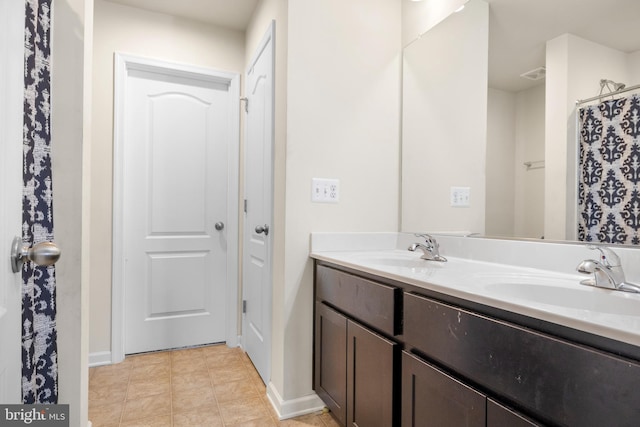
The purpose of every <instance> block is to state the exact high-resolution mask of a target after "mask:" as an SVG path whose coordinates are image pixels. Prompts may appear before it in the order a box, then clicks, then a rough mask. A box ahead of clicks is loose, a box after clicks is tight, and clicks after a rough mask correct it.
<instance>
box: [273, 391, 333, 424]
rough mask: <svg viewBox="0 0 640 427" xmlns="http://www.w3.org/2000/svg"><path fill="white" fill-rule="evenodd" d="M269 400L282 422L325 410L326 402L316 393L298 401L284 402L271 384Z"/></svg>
mask: <svg viewBox="0 0 640 427" xmlns="http://www.w3.org/2000/svg"><path fill="white" fill-rule="evenodd" d="M267 398H268V399H269V402H271V406H273V409H274V410H275V411H276V414H277V415H278V418H279V419H281V420H286V419H288V418H293V417H298V416H300V415H306V414H311V413H314V412H318V411H322V410H323V409H324V408H325V404H324V402H323V401H322V399H320V398H319V397H318V395H317V394H315V393H313V394H309V395H307V396H302V397H299V398H297V399H292V400H284V399H282V397H281V396H280V393H279V392H278V390H277V389H276V387H275V386H274V385H273V383H271V382H270V383H269V386H268V387H267Z"/></svg>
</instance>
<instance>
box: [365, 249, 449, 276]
mask: <svg viewBox="0 0 640 427" xmlns="http://www.w3.org/2000/svg"><path fill="white" fill-rule="evenodd" d="M352 258H353V261H356V262H361V263H365V264H368V265H372V266H380V267H392V268H408V269H411V270H414V271H415V270H416V269H427V268H429V267H434V266H436V267H437V264H440V263H439V262H437V261H427V260H424V259H421V258H420V255H419V254H417V253H415V252H409V251H406V252H404V251H395V252H390V253H382V254H381V253H379V252H369V253H367V252H364V253H362V254H359V255H357V256H353V257H352Z"/></svg>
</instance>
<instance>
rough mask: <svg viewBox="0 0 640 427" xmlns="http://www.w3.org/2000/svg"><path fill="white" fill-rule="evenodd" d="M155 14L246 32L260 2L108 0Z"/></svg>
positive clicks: (239, 0)
mask: <svg viewBox="0 0 640 427" xmlns="http://www.w3.org/2000/svg"><path fill="white" fill-rule="evenodd" d="M108 1H111V2H112V3H119V4H123V5H125V6H133V7H137V8H140V9H146V10H151V11H154V12H160V13H166V14H168V15H173V16H179V17H182V18H188V19H193V20H196V21H200V22H205V23H207V24H213V25H217V26H221V27H225V28H230V29H233V30H241V31H244V30H246V29H247V26H248V25H249V21H250V19H251V15H253V11H254V10H255V8H256V5H257V4H258V0H108Z"/></svg>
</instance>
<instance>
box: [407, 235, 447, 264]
mask: <svg viewBox="0 0 640 427" xmlns="http://www.w3.org/2000/svg"><path fill="white" fill-rule="evenodd" d="M415 236H416V237H422V238H423V239H424V240H425V242H424V243H413V244H412V245H411V246H409V248H408V249H409V250H410V251H412V252H413V251H416V250H420V251H422V256H421V257H420V258H421V259H426V260H427V261H438V262H447V259H446V258H445V257H443V256H442V255H440V244H439V243H438V242H437V241H436V239H435V238H434V237H433V236H431V235H430V234H416V235H415Z"/></svg>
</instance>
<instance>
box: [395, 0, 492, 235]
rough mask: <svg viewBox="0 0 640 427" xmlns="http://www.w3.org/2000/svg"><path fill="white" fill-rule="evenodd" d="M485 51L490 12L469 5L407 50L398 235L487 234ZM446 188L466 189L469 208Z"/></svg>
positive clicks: (476, 4) (475, 3)
mask: <svg viewBox="0 0 640 427" xmlns="http://www.w3.org/2000/svg"><path fill="white" fill-rule="evenodd" d="M488 43H489V7H488V5H487V3H485V2H484V1H473V2H469V3H468V4H467V6H466V7H465V9H464V10H463V11H462V12H460V13H453V14H451V15H450V16H449V17H448V18H447V19H446V20H444V21H442V22H440V23H439V24H438V25H436V26H435V27H433V28H432V29H431V30H430V31H429V33H428V34H426V35H424V36H423V37H421V38H420V39H418V40H416V41H415V42H413V43H412V44H410V45H409V46H407V47H406V48H405V49H404V62H403V82H402V84H403V86H402V102H403V108H402V230H403V231H407V232H417V231H422V232H425V231H427V232H452V231H462V232H476V233H484V228H485V158H486V156H485V154H486V136H487V76H488V68H487V65H488ZM443 160H444V161H443ZM451 187H469V188H470V203H469V206H468V207H452V206H451V204H450V189H451Z"/></svg>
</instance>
